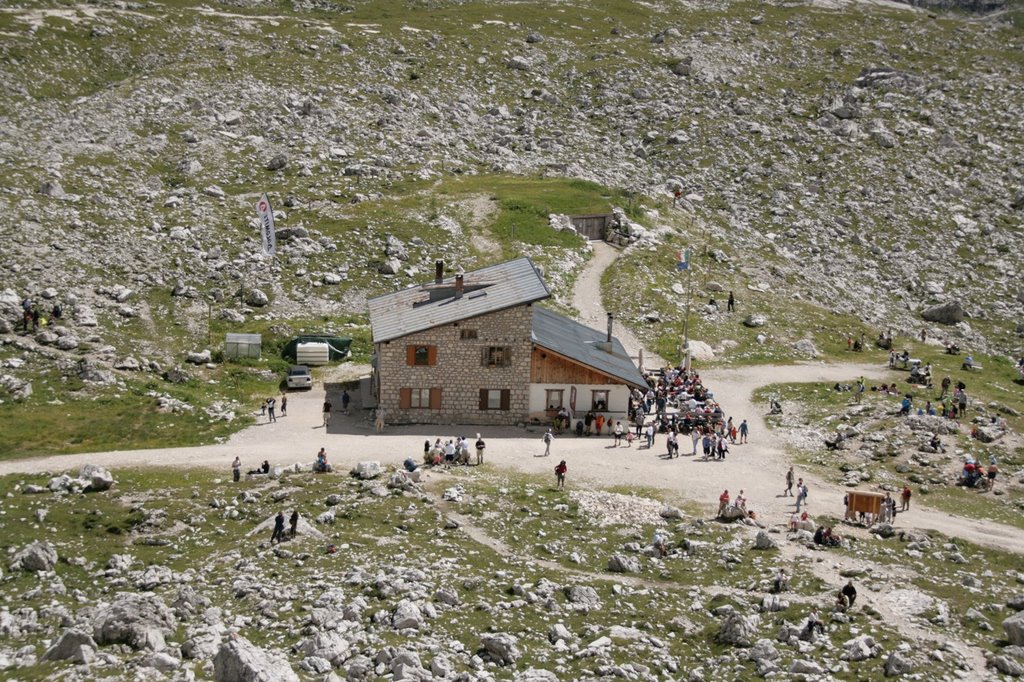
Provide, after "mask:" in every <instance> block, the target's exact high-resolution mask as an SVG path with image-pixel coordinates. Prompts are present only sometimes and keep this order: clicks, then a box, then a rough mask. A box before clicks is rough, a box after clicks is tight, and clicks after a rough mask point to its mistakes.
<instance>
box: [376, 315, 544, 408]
mask: <svg viewBox="0 0 1024 682" xmlns="http://www.w3.org/2000/svg"><path fill="white" fill-rule="evenodd" d="M532 328H533V308H532V307H531V306H529V305H523V306H518V307H515V308H508V309H506V310H499V311H497V312H494V313H488V314H486V315H480V316H478V317H473V318H469V319H466V320H460V321H459V322H456V323H452V324H446V325H443V326H440V327H435V328H433V329H428V330H425V331H421V332H416V333H414V334H409V335H408V336H404V337H401V338H398V339H394V340H392V341H389V342H385V343H378V344H376V345H375V349H376V352H377V374H378V385H379V390H380V395H379V398H378V400H379V404H380V405H381V406H382V407H383V408H384V409H385V411H386V415H387V421H388V422H389V423H395V424H454V423H460V424H515V423H517V422H522V421H525V419H526V416H527V413H528V412H529V401H530V385H529V384H530V354H531V350H532V347H533V346H532V342H531V331H532ZM410 347H412V348H413V349H415V348H417V347H426V348H433V349H434V350H433V351H432V353H433V358H432V359H433V360H434V363H433V364H428V365H416V364H410V360H411V359H412V358H411V356H410V350H409V349H410ZM490 348H500V349H508V351H509V354H510V357H509V358H508V360H507V362H506V363H502V364H500V365H498V364H494V365H488V364H485V359H486V358H488V357H489V356H490V354H489V352H488V349H490ZM403 389H415V390H416V391H417V394H418V395H419V396H426V395H427V393H426V392H422V391H424V389H425V390H427V391H429V390H430V389H434V390H435V391H436V390H438V389H439V390H440V394H439V405H437V406H436V409H432V408H431V407H429V406H424V407H410V406H406V405H403V403H402V394H403ZM481 389H486V390H490V391H507V394H505V395H504V404H503V405H501V406H500V407H506V406H507V409H500V407H499V409H486V410H481V409H480V401H481V397H480V391H481ZM406 393H408V390H407V391H406Z"/></svg>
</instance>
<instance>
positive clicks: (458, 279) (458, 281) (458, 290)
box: [455, 275, 464, 298]
mask: <svg viewBox="0 0 1024 682" xmlns="http://www.w3.org/2000/svg"><path fill="white" fill-rule="evenodd" d="M463 288H464V287H463V282H462V275H455V298H462V291H463Z"/></svg>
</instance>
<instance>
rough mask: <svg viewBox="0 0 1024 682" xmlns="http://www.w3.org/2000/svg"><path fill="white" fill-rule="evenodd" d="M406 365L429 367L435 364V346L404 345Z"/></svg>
mask: <svg viewBox="0 0 1024 682" xmlns="http://www.w3.org/2000/svg"><path fill="white" fill-rule="evenodd" d="M405 362H406V364H407V365H411V366H419V367H429V366H431V365H436V364H437V346H406V347H405Z"/></svg>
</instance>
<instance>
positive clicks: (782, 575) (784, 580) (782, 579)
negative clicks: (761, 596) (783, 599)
mask: <svg viewBox="0 0 1024 682" xmlns="http://www.w3.org/2000/svg"><path fill="white" fill-rule="evenodd" d="M787 591H789V576H787V575H786V569H784V568H780V569H779V572H778V573H776V574H775V580H773V581H772V592H776V593H778V592H787Z"/></svg>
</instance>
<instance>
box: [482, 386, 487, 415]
mask: <svg viewBox="0 0 1024 682" xmlns="http://www.w3.org/2000/svg"><path fill="white" fill-rule="evenodd" d="M486 409H487V389H486V388H481V389H480V411H481V412H483V411H485V410H486Z"/></svg>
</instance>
